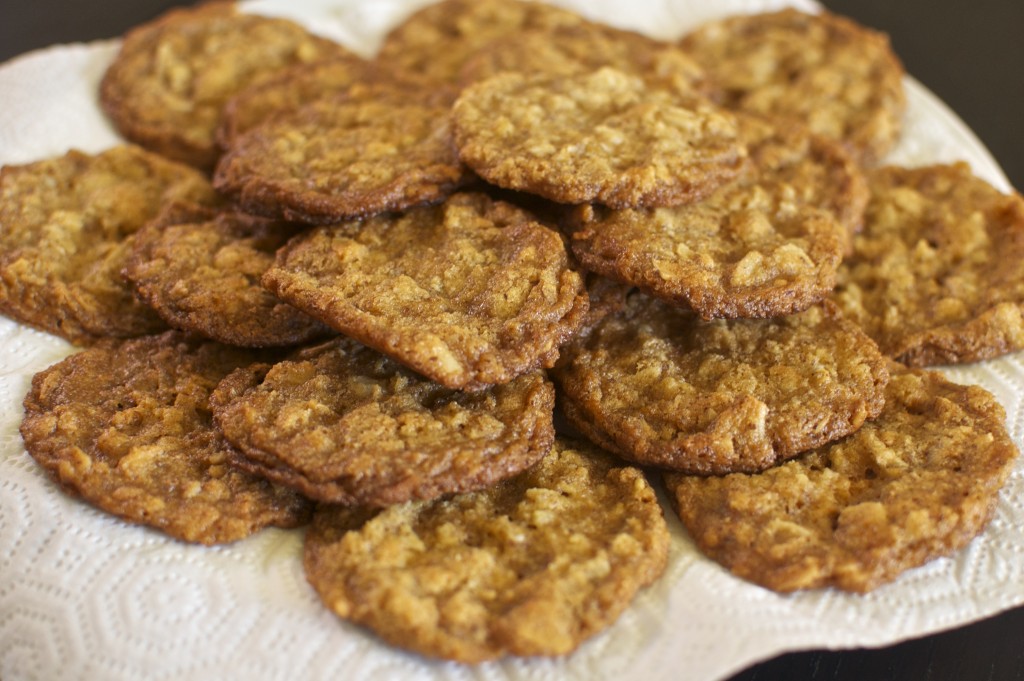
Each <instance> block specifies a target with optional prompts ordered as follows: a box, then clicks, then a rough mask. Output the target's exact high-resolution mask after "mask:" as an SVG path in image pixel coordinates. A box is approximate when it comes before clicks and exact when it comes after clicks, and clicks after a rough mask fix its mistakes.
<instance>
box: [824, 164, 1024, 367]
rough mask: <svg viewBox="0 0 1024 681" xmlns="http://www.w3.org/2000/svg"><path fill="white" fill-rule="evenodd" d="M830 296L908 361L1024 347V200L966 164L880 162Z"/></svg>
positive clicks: (973, 357) (965, 358) (957, 359)
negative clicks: (1023, 261) (1023, 260)
mask: <svg viewBox="0 0 1024 681" xmlns="http://www.w3.org/2000/svg"><path fill="white" fill-rule="evenodd" d="M868 179H869V184H870V188H871V201H870V203H869V205H868V209H867V214H866V219H865V227H864V231H863V233H861V234H860V235H859V236H858V237H857V238H856V240H855V244H854V246H855V249H854V254H853V256H851V257H850V258H849V260H848V261H847V262H844V264H843V266H842V267H841V268H840V271H839V286H838V288H837V290H836V295H835V299H836V301H837V302H838V303H839V305H840V306H841V307H842V308H843V310H844V311H845V313H846V315H847V316H848V317H850V318H851V319H854V320H856V321H857V322H859V323H860V324H861V325H862V326H863V327H864V329H865V331H867V333H868V335H870V336H871V337H872V338H874V339H875V340H876V341H877V342H878V345H879V346H880V347H881V348H882V351H883V352H884V353H886V354H887V355H890V356H891V357H894V358H896V359H898V360H900V361H902V362H904V363H906V364H909V365H911V366H926V365H934V364H953V363H961V362H974V361H977V360H981V359H987V358H990V357H996V356H998V355H1002V354H1005V353H1007V352H1012V351H1014V350H1019V349H1021V348H1024V319H1022V311H1024V270H1022V269H1021V267H1020V266H1019V262H1020V260H1021V258H1024V199H1022V198H1021V197H1020V195H1019V194H1016V193H1014V194H1011V195H1007V194H1002V193H1000V192H999V191H998V190H997V189H995V188H994V187H992V186H991V185H990V184H988V183H987V182H985V181H984V180H982V179H981V178H979V177H976V176H975V175H973V173H972V172H971V169H970V167H968V166H967V164H965V163H957V164H954V165H935V166H926V167H921V168H913V169H910V168H899V167H888V168H881V169H878V170H876V171H874V172H872V173H871V174H870V175H869V177H868Z"/></svg>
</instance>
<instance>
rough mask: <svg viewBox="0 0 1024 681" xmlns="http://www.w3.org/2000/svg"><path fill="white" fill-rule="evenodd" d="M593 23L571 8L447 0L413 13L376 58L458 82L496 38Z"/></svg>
mask: <svg viewBox="0 0 1024 681" xmlns="http://www.w3.org/2000/svg"><path fill="white" fill-rule="evenodd" d="M585 23H589V22H587V21H586V20H585V19H584V18H583V17H581V16H579V15H578V14H575V13H573V12H570V11H568V10H564V9H561V8H559V7H555V6H553V5H549V4H546V3H543V2H523V1H522V0H443V2H438V3H434V4H431V5H428V6H427V7H424V8H423V9H421V10H419V11H417V12H415V13H413V14H412V15H410V16H409V17H407V18H406V19H405V20H404V21H402V23H400V24H399V25H398V26H396V27H395V28H393V29H392V30H391V31H390V32H389V33H388V34H387V36H385V38H384V42H383V44H382V45H381V48H380V51H379V52H378V54H377V61H378V62H380V63H382V64H384V65H386V66H388V67H390V68H393V69H396V70H399V71H404V72H408V73H415V74H420V75H423V76H425V77H427V78H430V79H431V80H434V81H436V82H440V83H456V82H457V81H458V80H459V71H460V69H461V68H462V66H463V64H464V63H465V62H466V60H467V59H468V58H469V57H470V56H472V55H473V54H474V53H476V52H477V50H479V49H480V48H482V47H484V46H485V45H487V44H488V43H490V42H491V41H492V40H495V39H498V38H501V37H504V36H510V35H516V34H518V33H520V32H522V31H541V32H547V31H551V30H553V29H556V28H560V27H567V26H579V25H581V24H585Z"/></svg>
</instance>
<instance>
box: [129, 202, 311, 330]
mask: <svg viewBox="0 0 1024 681" xmlns="http://www.w3.org/2000/svg"><path fill="white" fill-rule="evenodd" d="M298 231H299V229H298V228H297V226H296V225H291V224H287V223H280V222H271V221H269V220H262V219H260V218H254V217H251V216H248V215H245V214H243V213H235V212H230V211H217V210H213V209H207V208H203V207H201V206H194V205H181V204H176V205H173V206H171V207H170V208H169V209H168V210H165V211H164V213H163V214H162V215H161V216H160V217H159V218H157V219H156V220H154V221H153V222H151V223H149V224H147V225H146V228H145V229H143V230H142V231H141V232H139V233H138V234H137V235H136V239H135V245H134V247H133V249H132V254H131V257H130V258H129V259H128V264H127V266H126V267H125V270H124V275H125V276H126V277H127V278H128V280H129V281H131V283H132V285H133V287H134V288H135V291H136V293H137V294H138V295H139V297H140V298H141V299H142V300H144V301H146V302H147V303H148V304H149V305H151V306H152V307H153V309H155V310H156V311H157V313H158V314H159V315H160V316H161V317H162V318H163V319H164V320H165V321H166V322H167V323H168V324H170V325H171V326H173V327H175V328H177V329H182V330H184V331H190V332H194V333H198V334H200V335H202V336H205V337H207V338H210V339H213V340H216V341H220V342H221V343H226V344H228V345H239V346H243V347H256V348H260V347H278V346H284V345H296V344H298V343H303V342H305V341H308V340H312V339H314V338H316V337H318V336H324V335H326V334H327V333H328V332H329V330H328V329H327V327H325V326H324V325H322V324H320V323H319V322H318V321H316V320H315V319H313V318H312V317H310V316H308V315H306V314H305V313H303V312H300V311H299V310H297V309H295V308H294V307H292V306H291V305H288V304H287V303H285V302H283V301H281V300H280V299H278V298H276V297H275V296H274V295H273V294H271V293H270V292H269V291H267V290H266V289H265V288H263V287H262V286H261V285H260V277H262V276H263V273H264V272H266V270H267V268H269V267H270V266H271V265H272V264H273V262H274V253H275V252H276V251H277V249H278V248H280V247H281V246H283V245H284V244H285V242H286V241H287V240H288V239H289V237H292V236H294V235H295V234H296V233H297V232H298Z"/></svg>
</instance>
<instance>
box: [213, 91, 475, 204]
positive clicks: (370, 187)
mask: <svg viewBox="0 0 1024 681" xmlns="http://www.w3.org/2000/svg"><path fill="white" fill-rule="evenodd" d="M452 97H453V94H452V93H451V92H450V91H448V90H444V89H440V90H438V89H433V90H428V89H424V88H423V87H422V86H421V87H418V88H417V87H412V86H410V85H408V84H405V83H402V84H393V83H386V82H381V83H377V84H374V85H372V86H369V87H353V88H349V89H348V90H346V91H345V93H343V94H341V95H338V96H335V97H333V98H332V97H328V98H323V99H318V100H316V101H313V102H311V103H309V104H307V105H306V106H304V107H301V108H299V109H297V110H295V111H294V112H291V113H288V114H282V115H280V116H276V117H274V118H273V120H269V121H267V122H266V123H265V124H264V125H261V126H258V127H256V128H254V129H252V130H250V131H249V132H248V133H246V134H244V135H242V136H240V137H238V138H236V139H235V141H234V142H233V143H232V145H231V148H230V149H229V150H228V152H227V153H226V154H225V155H224V157H223V158H221V160H220V163H218V165H217V170H216V173H215V175H214V186H215V187H216V188H217V189H218V190H219V191H221V192H223V193H225V194H227V195H229V196H230V197H232V198H233V199H234V200H235V201H236V202H237V203H238V204H239V205H240V206H242V207H243V208H244V209H245V210H246V211H247V212H250V213H254V214H257V215H263V216H266V217H273V218H284V219H287V220H297V221H302V222H310V223H318V224H327V223H331V222H336V221H339V220H343V219H348V218H352V217H361V216H365V215H373V214H376V213H381V212H384V211H396V210H402V209H405V208H409V207H411V206H415V205H418V204H422V203H429V202H435V201H439V200H441V199H444V198H445V197H446V196H448V195H449V194H451V193H453V192H454V191H455V190H456V189H457V188H458V187H460V186H462V185H464V184H466V183H468V182H469V181H470V180H471V179H472V176H471V174H470V173H469V172H468V170H467V169H466V168H465V167H464V166H463V165H462V163H460V162H459V159H458V156H457V155H456V153H455V150H454V148H453V147H452V141H451V125H450V121H449V110H450V107H451V101H452Z"/></svg>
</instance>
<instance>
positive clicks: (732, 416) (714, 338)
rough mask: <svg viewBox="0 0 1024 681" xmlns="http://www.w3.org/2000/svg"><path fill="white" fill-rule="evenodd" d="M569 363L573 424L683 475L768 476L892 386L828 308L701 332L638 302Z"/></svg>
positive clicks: (869, 348) (852, 420) (840, 429)
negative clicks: (767, 471) (762, 472)
mask: <svg viewBox="0 0 1024 681" xmlns="http://www.w3.org/2000/svg"><path fill="white" fill-rule="evenodd" d="M564 353H565V358H564V360H563V361H562V362H560V363H559V365H558V367H557V368H556V369H555V371H554V378H555V379H556V383H557V385H558V386H559V387H560V388H561V389H562V391H563V397H564V398H565V401H566V403H567V405H568V408H567V409H565V412H566V416H567V417H568V419H569V420H570V423H572V424H573V425H574V426H576V427H577V428H578V429H579V430H580V432H581V433H583V434H585V435H588V436H590V437H591V438H592V439H594V440H596V441H597V442H599V443H601V444H603V445H605V446H606V447H608V448H610V449H612V450H613V451H615V452H616V453H617V454H619V455H621V456H623V457H625V458H627V459H629V460H631V461H635V462H637V463H641V464H650V465H654V466H661V467H664V468H668V469H671V470H677V471H683V472H687V473H728V472H732V471H757V470H762V469H765V468H768V467H769V466H773V465H775V464H777V463H779V462H780V461H783V460H785V459H788V458H791V457H793V456H796V455H797V454H799V453H800V452H803V451H807V450H808V449H812V448H813V447H817V446H820V445H822V444H825V443H826V442H830V441H832V440H836V439H838V438H841V437H843V436H845V435H848V434H849V433H852V432H853V431H855V430H857V428H859V427H860V426H861V424H862V423H864V421H865V420H866V419H869V418H871V417H873V416H875V415H876V414H878V412H879V410H881V408H882V403H883V389H884V387H885V383H886V380H887V378H888V372H887V369H886V365H885V360H884V359H883V357H882V355H881V354H880V353H879V352H878V348H877V347H875V345H874V343H872V342H871V339H869V338H868V337H867V336H866V335H865V334H864V333H863V332H862V331H861V330H860V329H859V328H858V327H857V326H856V325H855V324H854V323H852V322H849V321H846V320H844V319H842V318H841V317H840V316H839V314H838V313H837V312H836V310H835V309H834V308H833V307H832V306H830V305H827V304H823V305H819V306H815V307H812V308H809V309H808V310H806V311H805V312H801V313H799V314H796V315H790V316H788V317H779V318H775V319H751V320H748V319H740V320H731V321H714V322H703V321H701V320H699V319H698V318H697V317H695V316H694V315H690V314H687V313H686V312H683V311H680V310H678V309H676V308H673V307H671V306H669V305H666V304H665V303H662V302H660V301H657V300H656V299H652V298H649V297H647V296H645V295H643V294H641V293H634V294H631V295H630V297H629V299H628V301H627V305H626V308H625V309H624V310H623V312H622V313H619V314H616V315H610V316H608V317H605V318H604V319H603V320H602V321H601V322H600V323H598V324H597V326H596V327H595V328H594V329H593V330H592V331H591V332H590V333H589V334H588V335H587V336H585V337H581V338H579V339H578V340H577V341H575V342H573V343H572V344H570V345H569V346H568V347H567V348H566V349H565V350H564ZM595 434H596V436H595Z"/></svg>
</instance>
